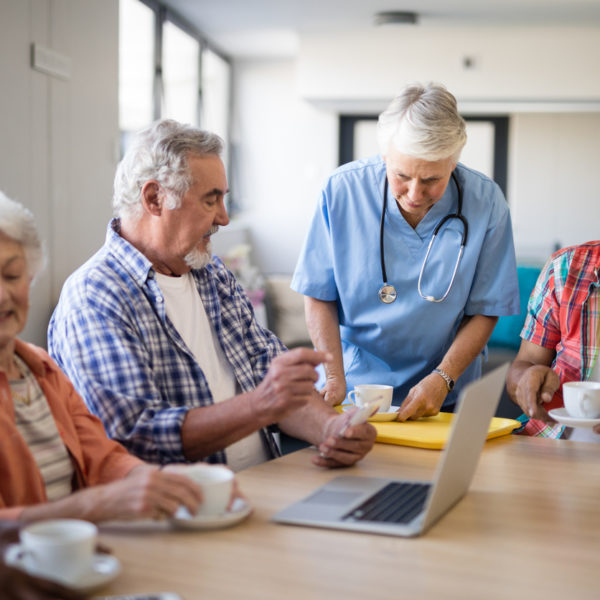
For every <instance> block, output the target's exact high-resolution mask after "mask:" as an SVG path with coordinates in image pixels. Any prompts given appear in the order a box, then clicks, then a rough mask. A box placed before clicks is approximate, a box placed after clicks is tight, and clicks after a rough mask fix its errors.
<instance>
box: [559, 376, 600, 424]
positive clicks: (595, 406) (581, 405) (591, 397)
mask: <svg viewBox="0 0 600 600" xmlns="http://www.w3.org/2000/svg"><path fill="white" fill-rule="evenodd" d="M563 402H564V404H565V410H566V411H567V412H568V413H569V415H570V416H571V417H575V418H577V419H598V418H600V381H569V382H567V383H563Z"/></svg>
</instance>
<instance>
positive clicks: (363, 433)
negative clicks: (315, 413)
mask: <svg viewBox="0 0 600 600" xmlns="http://www.w3.org/2000/svg"><path fill="white" fill-rule="evenodd" d="M350 418H351V415H350V414H346V413H343V414H340V415H335V416H332V417H330V418H329V419H328V420H327V422H326V423H325V427H324V434H323V441H322V442H321V443H320V444H319V447H318V450H319V455H318V456H315V457H314V458H313V463H314V464H315V465H318V466H319V467H330V468H334V467H349V466H351V465H353V464H354V463H356V462H358V461H359V460H360V459H361V458H363V457H364V456H365V455H366V454H367V452H369V451H370V450H371V448H372V447H373V444H374V443H375V437H376V435H377V431H376V430H375V428H374V427H373V426H372V425H371V424H370V423H362V424H361V425H350V426H349V425H348V423H349V421H350Z"/></svg>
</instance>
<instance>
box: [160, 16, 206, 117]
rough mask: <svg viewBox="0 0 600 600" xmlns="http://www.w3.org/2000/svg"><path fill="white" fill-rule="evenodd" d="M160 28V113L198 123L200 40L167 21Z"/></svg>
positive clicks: (162, 115) (163, 115) (164, 115)
mask: <svg viewBox="0 0 600 600" xmlns="http://www.w3.org/2000/svg"><path fill="white" fill-rule="evenodd" d="M162 32H163V33H162V38H163V39H162V98H161V101H162V102H161V117H164V118H170V119H175V120H177V121H180V122H182V123H190V124H191V125H198V124H199V118H198V114H199V113H198V99H199V92H200V81H199V80H200V77H199V72H200V43H199V42H198V40H197V39H194V38H193V37H192V36H191V35H188V34H187V33H186V32H185V31H183V30H182V29H180V28H179V27H177V26H176V25H174V24H173V23H171V22H170V21H166V22H165V23H164V24H163V28H162Z"/></svg>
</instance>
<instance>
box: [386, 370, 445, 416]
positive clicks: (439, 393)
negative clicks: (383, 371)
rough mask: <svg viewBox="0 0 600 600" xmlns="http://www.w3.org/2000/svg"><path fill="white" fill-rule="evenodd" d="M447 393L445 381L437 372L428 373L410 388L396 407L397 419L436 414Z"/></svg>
mask: <svg viewBox="0 0 600 600" xmlns="http://www.w3.org/2000/svg"><path fill="white" fill-rule="evenodd" d="M447 394H448V389H447V387H446V382H445V381H444V380H443V379H442V378H441V377H440V376H439V375H438V374H437V373H430V374H429V375H427V377H424V378H423V379H421V381H419V383H417V385H415V386H414V387H412V388H411V389H410V391H409V392H408V396H406V398H405V399H404V402H402V405H401V406H400V408H399V409H398V417H397V420H398V421H406V420H407V419H418V418H419V417H433V416H434V415H437V414H438V413H439V412H440V408H441V407H442V404H443V403H444V400H445V399H446V396H447Z"/></svg>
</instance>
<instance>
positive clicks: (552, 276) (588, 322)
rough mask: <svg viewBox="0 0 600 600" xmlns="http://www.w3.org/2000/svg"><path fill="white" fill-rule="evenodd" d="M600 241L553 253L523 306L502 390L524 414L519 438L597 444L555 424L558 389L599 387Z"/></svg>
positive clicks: (588, 432) (599, 428)
mask: <svg viewBox="0 0 600 600" xmlns="http://www.w3.org/2000/svg"><path fill="white" fill-rule="evenodd" d="M599 292H600V241H598V240H595V241H591V242H587V243H585V244H579V245H577V246H570V247H568V248H563V249H561V250H558V251H557V252H555V253H554V254H552V256H551V257H550V258H549V259H548V261H547V262H546V265H545V266H544V268H543V269H542V272H541V273H540V275H539V277H538V280H537V283H536V285H535V288H534V290H533V292H532V293H531V297H530V298H529V303H528V306H527V317H526V318H525V324H524V326H523V331H522V332H521V337H522V338H523V339H522V341H521V347H520V349H519V353H518V354H517V357H516V358H515V360H514V362H513V364H512V365H511V367H510V369H509V371H508V375H507V379H506V388H507V391H508V393H509V395H510V397H511V399H512V400H513V401H514V402H515V403H516V404H518V405H519V406H520V407H521V409H522V410H523V413H524V418H523V419H522V420H523V421H524V422H525V426H524V429H523V433H525V434H528V435H534V436H539V437H554V438H556V437H569V439H571V440H577V441H594V442H600V435H598V434H600V425H596V427H594V428H593V429H592V428H591V427H590V428H588V429H586V428H582V427H575V428H571V427H567V428H565V425H564V424H561V423H557V422H556V421H555V420H554V419H552V417H551V416H550V415H549V414H548V410H551V409H555V408H560V407H562V406H563V398H562V384H563V383H566V382H568V381H586V380H587V381H600V360H598V346H599V345H600V330H599V327H598V326H599V323H598V316H599V315H600V293H599Z"/></svg>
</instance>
